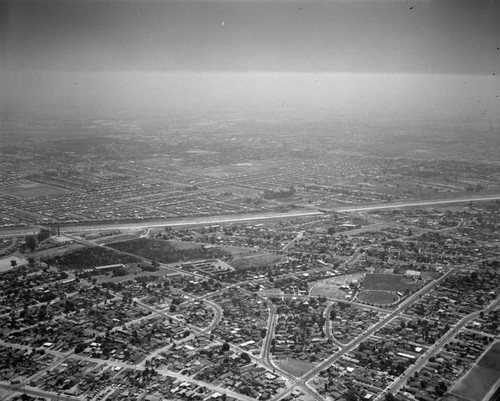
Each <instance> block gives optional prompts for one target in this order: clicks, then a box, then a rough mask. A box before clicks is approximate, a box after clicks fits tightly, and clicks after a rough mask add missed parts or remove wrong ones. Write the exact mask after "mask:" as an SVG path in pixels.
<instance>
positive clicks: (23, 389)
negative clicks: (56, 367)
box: [0, 383, 81, 401]
mask: <svg viewBox="0 0 500 401" xmlns="http://www.w3.org/2000/svg"><path fill="white" fill-rule="evenodd" d="M0 387H1V388H4V389H7V390H10V391H18V392H20V393H21V394H23V393H25V394H29V395H34V396H37V397H45V398H48V399H53V400H61V401H81V400H80V399H79V398H76V397H70V396H67V395H63V394H57V393H53V392H50V391H43V390H39V389H38V388H34V387H29V386H23V385H16V384H5V383H0Z"/></svg>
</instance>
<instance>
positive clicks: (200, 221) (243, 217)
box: [0, 194, 500, 236]
mask: <svg viewBox="0 0 500 401" xmlns="http://www.w3.org/2000/svg"><path fill="white" fill-rule="evenodd" d="M496 199H500V194H493V195H488V196H477V197H473V196H470V197H461V198H455V199H453V198H450V199H433V200H421V201H416V200H411V201H405V202H394V203H382V204H380V203H379V204H372V205H370V204H368V205H357V206H356V205H355V206H346V207H334V208H318V210H298V211H295V212H294V211H292V212H286V213H276V212H274V213H260V214H239V215H225V216H208V217H193V218H184V219H178V220H156V221H149V222H140V223H117V224H106V223H105V224H102V223H95V224H92V223H89V224H85V225H76V226H66V227H61V232H64V233H71V232H78V231H101V230H110V229H117V230H142V229H147V228H155V227H166V226H168V227H182V226H196V225H209V224H221V223H237V222H245V221H256V220H271V219H287V218H295V217H303V216H315V215H322V214H324V213H325V212H326V213H330V212H338V213H346V212H360V211H370V210H384V209H399V208H404V207H418V206H432V205H441V204H450V203H464V202H480V201H489V200H496ZM32 233H33V228H32V227H27V228H12V229H9V228H5V229H1V230H0V236H10V235H14V234H17V235H28V234H32Z"/></svg>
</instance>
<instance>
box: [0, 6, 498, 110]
mask: <svg viewBox="0 0 500 401" xmlns="http://www.w3.org/2000/svg"><path fill="white" fill-rule="evenodd" d="M499 21H500V2H498V1H496V0H490V1H484V0H483V1H482V0H468V1H460V0H435V1H432V0H429V1H423V0H422V1H419V0H408V1H406V0H367V1H363V0H350V1H337V0H330V1H316V0H311V1H289V0H276V1H272V0H268V1H252V0H249V1H212V0H202V1H191V0H182V1H149V0H147V1H118V0H117V1H103V0H101V1H96V0H61V1H51V0H47V1H45V0H33V1H23V0H14V1H11V2H6V1H4V2H1V3H0V46H1V47H0V49H1V51H2V53H1V56H2V59H1V63H2V71H1V75H0V79H1V90H2V94H1V99H2V101H1V102H2V103H1V104H0V106H1V108H2V109H3V110H9V111H13V110H23V109H30V110H36V109H40V110H52V111H57V110H64V111H68V110H72V109H74V110H75V111H82V110H93V109H102V108H104V109H110V110H111V109H116V110H119V109H123V108H132V109H134V108H138V109H144V110H148V109H151V110H153V111H161V110H162V109H168V108H169V107H178V106H179V107H187V108H189V107H210V106H213V107H221V108H224V107H232V108H238V107H239V106H242V107H246V106H248V105H263V106H264V105H269V106H270V107H281V108H284V107H292V108H303V107H309V108H319V107H321V108H326V109H330V108H331V109H334V110H340V111H342V110H346V111H349V110H351V111H352V110H362V111H370V112H376V111H378V110H385V111H387V110H389V111H391V110H392V111H394V112H395V113H399V112H402V111H408V110H411V109H413V108H414V110H415V112H443V113H452V114H454V113H455V114H460V113H465V114H467V113H469V114H470V113H472V114H473V115H478V118H487V117H488V118H491V117H492V116H495V115H497V116H498V115H500V107H499V104H500V99H499V98H498V97H497V96H498V95H500V84H499V79H500V78H499V75H500V68H499V67H500V22H499ZM494 74H496V75H494ZM480 116H485V117H480Z"/></svg>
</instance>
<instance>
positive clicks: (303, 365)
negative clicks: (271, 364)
mask: <svg viewBox="0 0 500 401" xmlns="http://www.w3.org/2000/svg"><path fill="white" fill-rule="evenodd" d="M276 365H278V366H279V367H280V368H281V369H283V370H284V371H285V372H288V373H290V374H292V375H294V376H295V377H300V376H302V375H303V374H304V373H306V372H308V371H309V370H311V369H312V368H313V367H314V365H313V364H312V363H309V362H304V361H297V360H295V359H289V360H285V361H280V362H276Z"/></svg>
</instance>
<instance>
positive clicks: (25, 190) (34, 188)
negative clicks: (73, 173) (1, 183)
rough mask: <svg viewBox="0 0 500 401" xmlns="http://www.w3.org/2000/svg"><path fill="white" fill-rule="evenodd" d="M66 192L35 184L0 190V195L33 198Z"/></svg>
mask: <svg viewBox="0 0 500 401" xmlns="http://www.w3.org/2000/svg"><path fill="white" fill-rule="evenodd" d="M63 192H67V191H66V190H65V189H62V188H57V187H53V186H50V185H45V184H38V183H36V182H33V183H29V184H19V185H12V186H8V187H5V188H1V189H0V193H3V194H5V195H10V196H15V197H16V198H34V197H37V196H44V195H54V194H60V193H63Z"/></svg>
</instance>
